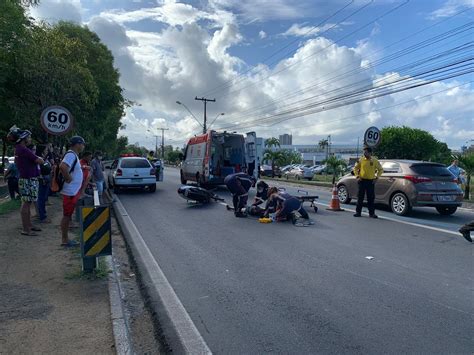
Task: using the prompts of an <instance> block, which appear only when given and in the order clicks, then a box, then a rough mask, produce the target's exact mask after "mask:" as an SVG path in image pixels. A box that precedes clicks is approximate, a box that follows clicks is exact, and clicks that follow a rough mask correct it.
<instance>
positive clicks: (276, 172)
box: [260, 165, 281, 178]
mask: <svg viewBox="0 0 474 355" xmlns="http://www.w3.org/2000/svg"><path fill="white" fill-rule="evenodd" d="M260 176H269V177H275V176H278V177H279V178H281V170H280V168H279V167H277V166H275V167H274V168H273V170H272V166H271V165H262V166H261V167H260Z"/></svg>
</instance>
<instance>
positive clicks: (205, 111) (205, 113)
mask: <svg viewBox="0 0 474 355" xmlns="http://www.w3.org/2000/svg"><path fill="white" fill-rule="evenodd" d="M194 100H198V101H203V102H204V125H203V126H202V133H204V134H206V132H207V103H208V102H216V99H212V100H211V99H206V98H205V97H201V98H199V97H197V96H196V97H195V98H194Z"/></svg>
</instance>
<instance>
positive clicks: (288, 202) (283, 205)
mask: <svg viewBox="0 0 474 355" xmlns="http://www.w3.org/2000/svg"><path fill="white" fill-rule="evenodd" d="M268 194H269V198H268V202H267V208H271V206H276V213H275V215H274V220H275V221H277V222H280V221H285V220H291V221H292V223H293V224H294V223H296V219H297V218H296V216H295V213H298V214H300V215H301V217H302V218H304V219H308V220H309V215H308V212H306V210H305V209H304V207H303V203H302V202H301V201H300V200H298V199H297V198H296V197H294V196H291V195H290V194H289V193H287V192H282V191H278V189H277V188H276V187H271V188H270V189H269V190H268ZM267 213H268V209H267Z"/></svg>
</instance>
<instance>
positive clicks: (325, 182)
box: [264, 175, 338, 187]
mask: <svg viewBox="0 0 474 355" xmlns="http://www.w3.org/2000/svg"><path fill="white" fill-rule="evenodd" d="M264 179H268V180H274V181H282V182H289V183H294V184H300V185H312V186H325V187H330V186H332V175H314V177H313V180H311V181H309V180H305V179H301V180H296V179H291V178H290V179H288V180H287V179H286V178H281V179H279V178H271V177H264ZM337 180H338V178H336V181H337Z"/></svg>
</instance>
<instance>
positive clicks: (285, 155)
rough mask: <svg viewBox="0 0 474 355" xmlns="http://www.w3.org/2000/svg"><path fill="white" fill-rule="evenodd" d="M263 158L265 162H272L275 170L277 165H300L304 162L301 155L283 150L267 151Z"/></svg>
mask: <svg viewBox="0 0 474 355" xmlns="http://www.w3.org/2000/svg"><path fill="white" fill-rule="evenodd" d="M263 158H264V159H265V160H269V161H271V162H272V167H273V168H274V167H275V165H279V166H285V165H289V164H300V163H302V161H303V159H302V158H301V154H300V153H298V152H295V151H294V150H291V149H282V150H276V151H273V150H271V149H267V150H265V153H264V156H263Z"/></svg>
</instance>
